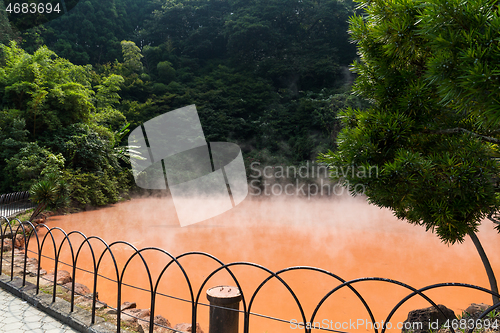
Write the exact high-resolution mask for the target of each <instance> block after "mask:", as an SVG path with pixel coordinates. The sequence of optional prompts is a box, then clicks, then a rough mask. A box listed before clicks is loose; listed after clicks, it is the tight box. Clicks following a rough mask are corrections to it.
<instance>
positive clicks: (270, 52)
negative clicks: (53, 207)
mask: <svg viewBox="0 0 500 333" xmlns="http://www.w3.org/2000/svg"><path fill="white" fill-rule="evenodd" d="M355 11H356V9H355V6H354V4H353V3H352V2H350V1H341V0H303V1H292V0H245V1H241V0H216V1H214V0H99V1H98V0H81V1H79V2H78V4H77V5H76V6H75V7H74V8H73V9H71V10H70V11H69V12H68V13H67V14H65V15H62V16H61V17H59V18H56V19H54V20H52V21H50V22H48V23H45V24H42V25H38V26H36V27H34V28H32V29H28V30H22V31H19V29H16V28H15V27H12V26H11V25H10V24H9V22H8V19H7V16H6V15H3V16H2V17H1V18H0V19H1V22H0V42H1V43H2V44H1V45H2V49H1V56H0V66H1V68H0V101H1V103H2V106H1V112H2V116H1V118H0V128H1V131H0V144H1V145H2V147H1V150H0V169H1V170H0V175H1V176H0V177H1V178H0V192H9V191H17V190H28V189H29V188H30V187H31V186H33V184H35V183H37V182H40V181H47V182H48V181H49V180H50V179H52V180H53V178H57V179H58V181H57V184H59V185H60V184H63V185H60V186H59V187H64V188H66V191H70V193H71V199H72V201H73V203H75V204H77V205H80V206H85V205H104V204H107V203H111V202H115V201H117V200H118V199H119V198H120V196H121V195H122V194H123V193H125V192H126V191H127V190H128V189H129V188H130V186H132V183H133V182H132V177H131V175H130V171H129V169H130V168H129V165H128V163H129V162H127V158H126V150H125V148H123V146H124V145H125V144H126V133H127V131H128V130H129V129H132V128H135V127H136V126H138V125H140V124H141V123H143V122H145V121H147V120H149V119H151V118H153V117H155V116H157V115H160V114H163V113H165V112H168V111H171V110H174V109H176V108H179V107H183V106H186V105H190V104H196V106H197V109H198V112H199V115H200V120H201V122H202V126H203V130H204V133H205V136H206V138H207V140H209V141H230V142H235V143H237V144H239V145H240V146H241V148H242V150H243V153H244V155H245V160H252V161H255V160H257V161H260V162H262V163H283V164H287V165H300V164H301V163H304V162H305V161H307V160H314V159H315V158H316V156H317V155H318V153H319V152H321V151H325V150H327V149H329V148H333V147H334V145H335V140H334V139H335V136H336V134H337V132H338V131H339V125H338V123H337V121H336V116H337V112H338V110H340V109H343V108H345V107H346V106H353V107H359V106H360V105H362V102H361V101H360V100H359V99H357V98H356V97H354V96H352V95H351V94H349V88H350V85H351V83H352V81H353V77H352V75H351V74H350V71H349V69H348V66H349V64H350V63H352V61H353V60H354V58H355V57H356V48H355V45H353V44H352V43H350V41H349V36H348V32H347V30H348V19H349V17H350V16H352V15H353V13H354V12H355ZM3 14H5V12H4V11H3ZM127 125H128V128H127ZM54 175H56V176H54ZM68 189H69V190H68Z"/></svg>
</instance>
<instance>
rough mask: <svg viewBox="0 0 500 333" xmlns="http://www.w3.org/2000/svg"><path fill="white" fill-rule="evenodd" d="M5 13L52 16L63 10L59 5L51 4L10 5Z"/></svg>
mask: <svg viewBox="0 0 500 333" xmlns="http://www.w3.org/2000/svg"><path fill="white" fill-rule="evenodd" d="M5 11H6V12H8V13H10V14H12V13H14V14H37V13H38V14H43V13H47V14H50V13H52V12H56V13H59V12H60V11H61V9H60V8H59V3H56V4H55V6H52V4H51V3H50V2H49V3H43V2H41V3H38V4H37V3H26V2H25V3H17V2H16V3H9V5H8V6H7V8H5Z"/></svg>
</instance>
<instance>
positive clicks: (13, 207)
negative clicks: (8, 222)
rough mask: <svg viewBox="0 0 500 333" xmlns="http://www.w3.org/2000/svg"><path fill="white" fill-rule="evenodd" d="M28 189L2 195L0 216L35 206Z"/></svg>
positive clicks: (0, 198)
mask: <svg viewBox="0 0 500 333" xmlns="http://www.w3.org/2000/svg"><path fill="white" fill-rule="evenodd" d="M29 198H30V193H29V192H28V191H24V192H15V193H7V194H1V195H0V216H12V215H14V214H17V213H19V212H22V211H24V210H27V209H30V208H33V207H35V206H36V205H35V204H33V203H32V202H31V201H30V199H29Z"/></svg>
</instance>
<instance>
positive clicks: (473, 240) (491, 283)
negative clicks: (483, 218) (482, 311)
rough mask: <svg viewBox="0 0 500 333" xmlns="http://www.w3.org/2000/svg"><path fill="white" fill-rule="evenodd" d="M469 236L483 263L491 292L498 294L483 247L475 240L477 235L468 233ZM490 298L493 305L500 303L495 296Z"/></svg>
mask: <svg viewBox="0 0 500 333" xmlns="http://www.w3.org/2000/svg"><path fill="white" fill-rule="evenodd" d="M469 236H470V238H471V239H472V242H473V243H474V245H475V246H476V249H477V252H479V256H480V257H481V261H482V262H483V265H484V268H485V269H486V274H487V275H488V280H489V281H490V288H491V291H493V292H496V293H497V294H498V285H497V280H496V279H495V273H494V272H493V269H492V268H491V264H490V261H489V260H488V257H487V256H486V253H485V252H484V249H483V246H482V245H481V242H480V241H479V238H477V235H476V234H475V233H473V232H470V233H469ZM492 297H493V304H497V303H499V302H500V299H499V298H498V297H497V296H495V295H492Z"/></svg>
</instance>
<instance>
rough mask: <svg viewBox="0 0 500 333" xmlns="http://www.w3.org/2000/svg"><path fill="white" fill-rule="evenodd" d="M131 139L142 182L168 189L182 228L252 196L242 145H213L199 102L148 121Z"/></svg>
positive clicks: (139, 183) (143, 185)
mask: <svg viewBox="0 0 500 333" xmlns="http://www.w3.org/2000/svg"><path fill="white" fill-rule="evenodd" d="M128 141H129V146H134V147H137V148H136V149H135V150H136V151H137V152H139V153H140V155H141V156H142V157H143V158H142V159H140V160H139V161H134V163H132V172H133V175H134V178H135V182H136V184H137V186H139V187H141V188H144V189H159V190H166V189H167V187H168V189H169V190H170V193H171V194H172V198H173V201H174V205H175V210H176V212H177V216H178V218H179V221H180V224H181V226H187V225H190V224H194V223H198V222H201V221H204V220H207V219H209V218H211V217H214V216H217V215H219V214H222V213H224V212H226V211H228V210H230V209H231V208H233V207H235V206H236V205H238V204H239V203H240V202H242V201H243V200H244V199H245V198H246V196H247V194H248V185H247V179H246V173H245V164H244V162H243V156H242V153H241V150H240V148H239V146H238V145H236V144H234V143H229V142H210V143H208V142H207V141H206V140H205V135H204V134H203V129H202V127H201V123H200V119H199V117H198V112H197V111H196V106H195V105H190V106H186V107H183V108H180V109H177V110H174V111H170V112H167V113H165V114H162V115H161V116H158V117H156V118H153V119H151V120H148V121H147V122H145V123H144V124H143V125H141V126H139V127H137V128H136V129H134V130H133V131H132V132H131V133H130V135H129V140H128Z"/></svg>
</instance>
